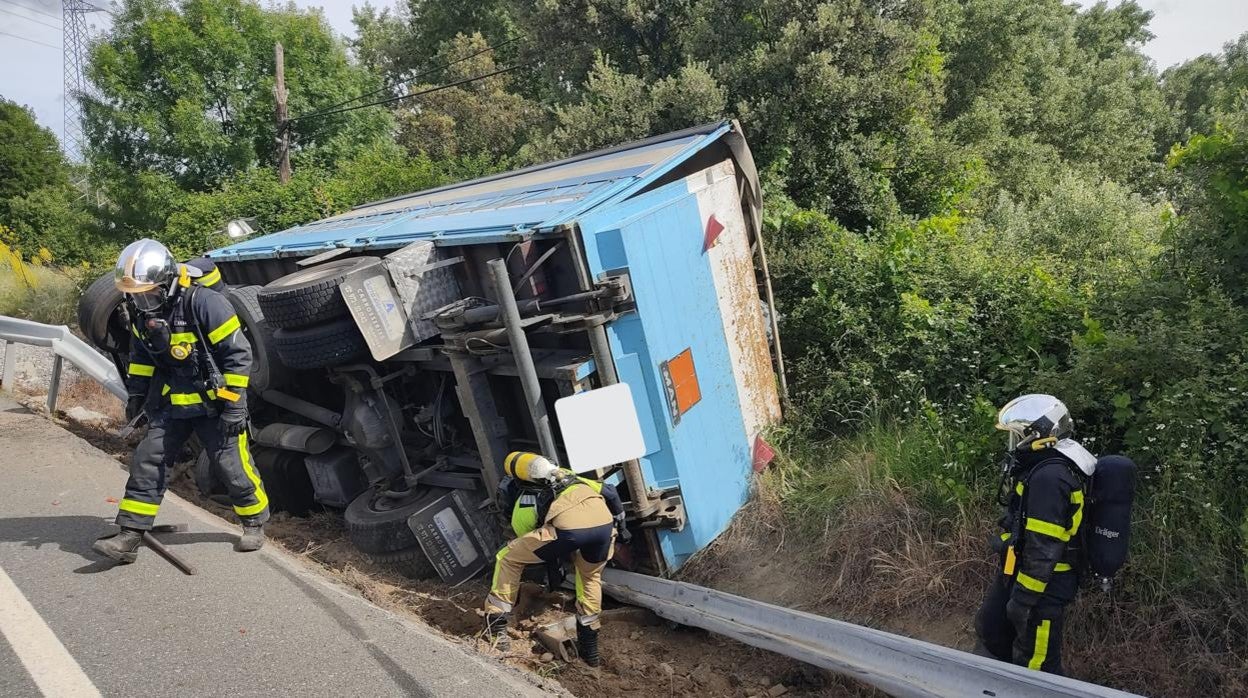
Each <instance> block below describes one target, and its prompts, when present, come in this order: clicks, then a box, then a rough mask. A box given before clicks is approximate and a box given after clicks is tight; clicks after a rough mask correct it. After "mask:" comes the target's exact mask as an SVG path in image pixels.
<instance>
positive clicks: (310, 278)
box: [260, 257, 381, 330]
mask: <svg viewBox="0 0 1248 698" xmlns="http://www.w3.org/2000/svg"><path fill="white" fill-rule="evenodd" d="M379 264H381V260H379V259H377V258H376V257H355V258H353V259H335V260H333V261H331V262H326V263H324V264H318V265H317V266H314V267H308V268H307V269H301V270H299V271H297V272H295V273H293V274H287V275H286V276H283V277H282V278H280V279H277V280H276V281H273V282H271V283H269V285H267V286H265V287H264V288H262V289H260V308H261V309H262V310H263V311H264V317H265V319H266V320H268V322H269V324H271V325H273V326H274V327H276V328H279V329H286V330H293V329H298V328H300V327H308V326H310V325H316V324H318V323H322V322H326V321H328V320H334V319H337V318H340V317H344V316H346V315H348V311H347V304H346V302H345V301H344V300H343V299H342V293H341V292H340V291H339V290H338V285H339V284H341V283H342V281H343V279H345V278H346V276H347V275H348V274H351V273H353V272H356V271H359V270H361V269H367V268H369V267H372V266H376V265H379Z"/></svg>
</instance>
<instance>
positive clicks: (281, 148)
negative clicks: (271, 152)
mask: <svg viewBox="0 0 1248 698" xmlns="http://www.w3.org/2000/svg"><path fill="white" fill-rule="evenodd" d="M273 65H274V68H273V73H274V81H273V96H274V97H276V98H277V111H276V116H277V179H278V181H280V182H281V183H282V184H286V183H287V182H289V181H290V121H289V115H288V114H287V112H286V56H285V53H284V52H283V51H282V44H281V42H278V43H277V44H275V45H274V46H273Z"/></svg>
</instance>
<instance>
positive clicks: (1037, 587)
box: [1018, 572, 1049, 594]
mask: <svg viewBox="0 0 1248 698" xmlns="http://www.w3.org/2000/svg"><path fill="white" fill-rule="evenodd" d="M1018 583H1019V584H1021V585H1022V586H1023V588H1024V589H1030V590H1031V591H1034V592H1036V593H1037V594H1043V593H1044V590H1045V588H1046V587H1048V586H1049V583H1048V582H1042V581H1040V580H1039V579H1035V578H1034V577H1028V576H1027V575H1025V574H1023V573H1022V572H1019V573H1018Z"/></svg>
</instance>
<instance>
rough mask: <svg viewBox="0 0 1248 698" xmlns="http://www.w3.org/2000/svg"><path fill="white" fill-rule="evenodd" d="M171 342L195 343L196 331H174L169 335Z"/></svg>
mask: <svg viewBox="0 0 1248 698" xmlns="http://www.w3.org/2000/svg"><path fill="white" fill-rule="evenodd" d="M169 343H170V344H194V343H195V333H194V332H174V333H173V334H171V335H169Z"/></svg>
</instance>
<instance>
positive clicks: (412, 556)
mask: <svg viewBox="0 0 1248 698" xmlns="http://www.w3.org/2000/svg"><path fill="white" fill-rule="evenodd" d="M365 557H367V558H368V559H369V560H372V561H373V562H375V563H377V564H379V565H382V566H384V567H389V568H390V569H392V570H394V571H395V572H398V573H399V574H401V575H403V576H404V577H407V578H408V579H432V578H434V577H437V576H438V571H437V570H436V569H434V568H433V564H432V563H430V562H429V558H427V557H425V551H423V550H421V549H420V546H419V545H415V546H412V547H410V548H407V549H406V550H399V551H396V552H393V553H381V554H375V555H368V554H366V555H365Z"/></svg>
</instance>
